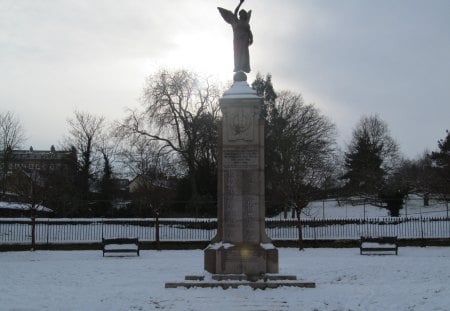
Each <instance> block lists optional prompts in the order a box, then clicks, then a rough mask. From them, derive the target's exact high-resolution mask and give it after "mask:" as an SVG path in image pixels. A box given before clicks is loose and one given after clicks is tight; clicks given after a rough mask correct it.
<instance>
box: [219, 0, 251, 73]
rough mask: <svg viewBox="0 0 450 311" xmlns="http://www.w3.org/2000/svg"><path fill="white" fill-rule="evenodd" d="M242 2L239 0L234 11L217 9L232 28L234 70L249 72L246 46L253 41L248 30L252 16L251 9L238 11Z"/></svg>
mask: <svg viewBox="0 0 450 311" xmlns="http://www.w3.org/2000/svg"><path fill="white" fill-rule="evenodd" d="M243 2H244V0H240V2H239V5H238V6H237V7H236V9H235V10H234V13H232V12H231V11H229V10H226V9H224V8H218V9H219V12H220V15H222V17H223V19H224V20H225V21H226V22H227V23H228V24H230V25H231V27H232V28H233V47H234V72H239V71H243V72H247V73H249V72H250V55H249V52H248V47H249V45H251V44H252V43H253V34H252V31H251V30H250V17H251V16H252V11H251V10H250V11H248V12H247V11H245V10H240V11H239V8H240V7H241V5H242V3H243ZM238 12H239V16H238Z"/></svg>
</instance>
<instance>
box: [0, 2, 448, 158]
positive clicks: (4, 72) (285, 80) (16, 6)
mask: <svg viewBox="0 0 450 311" xmlns="http://www.w3.org/2000/svg"><path fill="white" fill-rule="evenodd" d="M237 3H238V1H237V0H216V1H213V0H127V1H125V0H53V1H52V0H21V1H17V0H0V111H1V112H5V111H8V110H9V111H12V112H14V113H15V114H16V115H17V116H18V117H19V118H20V120H21V121H22V123H23V124H24V127H25V130H26V134H27V137H28V140H27V142H26V146H29V145H32V146H33V147H34V148H35V149H39V148H40V149H48V148H49V147H50V145H52V144H55V145H58V143H60V142H61V140H62V137H63V135H65V133H66V132H67V125H66V119H67V118H68V117H70V116H72V114H73V111H74V110H75V109H78V110H81V111H87V112H90V113H93V114H103V115H105V116H106V117H107V118H108V119H110V120H113V119H120V118H122V117H123V116H124V111H125V108H126V107H136V106H137V105H139V102H138V99H139V97H140V95H141V91H142V87H143V84H144V81H145V77H146V76H148V75H150V74H151V73H152V72H155V71H156V70H157V69H158V68H161V67H166V68H182V67H183V68H187V69H192V70H195V71H197V72H199V73H204V74H207V75H211V76H213V77H216V78H218V79H221V80H224V81H225V80H227V79H231V78H232V69H233V65H232V63H233V60H232V31H231V27H230V26H229V25H227V24H226V23H225V22H224V21H223V20H222V18H221V17H220V15H219V13H218V11H217V9H216V7H217V6H221V7H224V8H227V9H230V10H233V9H234V7H235V6H236V5H237ZM243 8H245V9H252V11H253V13H252V20H251V27H252V31H253V34H254V44H253V45H252V46H251V48H250V57H251V66H252V73H251V74H250V75H249V81H250V82H251V81H252V80H253V79H254V77H255V75H256V73H257V72H261V73H262V74H266V73H271V74H272V75H273V83H274V86H275V89H276V90H281V89H289V90H292V91H295V92H300V93H302V95H303V97H304V99H305V101H306V102H307V103H315V104H316V105H317V106H318V107H319V108H320V109H321V111H322V112H323V113H324V114H325V115H327V116H328V117H329V118H330V119H331V120H332V121H333V122H334V123H335V124H336V125H337V129H338V134H339V142H340V144H341V146H342V148H345V143H348V142H349V141H350V138H351V131H352V129H353V127H354V126H355V124H356V123H357V122H358V120H359V119H360V118H361V117H362V116H363V115H371V114H378V115H379V116H380V117H381V118H382V119H383V120H385V121H386V122H387V123H388V125H389V128H390V130H391V134H392V136H393V137H394V139H396V140H397V141H398V142H399V144H400V147H401V150H402V152H403V153H404V155H405V156H407V157H410V158H414V157H416V156H418V155H420V154H421V153H422V152H423V151H424V150H425V149H429V150H434V149H436V148H437V140H438V139H441V138H444V136H445V130H446V129H450V0H420V1H418V0H377V1H371V0H339V1H335V0H280V1H274V0H246V2H245V3H244V6H243Z"/></svg>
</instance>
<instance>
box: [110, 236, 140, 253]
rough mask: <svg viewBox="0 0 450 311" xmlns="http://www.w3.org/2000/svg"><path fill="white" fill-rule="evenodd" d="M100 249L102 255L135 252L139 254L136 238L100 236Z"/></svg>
mask: <svg viewBox="0 0 450 311" xmlns="http://www.w3.org/2000/svg"><path fill="white" fill-rule="evenodd" d="M109 246H113V247H109ZM114 246H118V247H114ZM102 249H103V257H105V253H137V255H138V256H139V250H140V246H139V240H138V238H108V239H105V238H102Z"/></svg>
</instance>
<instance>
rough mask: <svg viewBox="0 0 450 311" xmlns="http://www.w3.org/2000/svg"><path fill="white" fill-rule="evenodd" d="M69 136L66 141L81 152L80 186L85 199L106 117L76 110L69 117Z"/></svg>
mask: <svg viewBox="0 0 450 311" xmlns="http://www.w3.org/2000/svg"><path fill="white" fill-rule="evenodd" d="M67 123H68V124H69V127H70V128H69V137H67V139H66V142H67V144H68V145H70V146H74V147H75V148H76V150H77V152H78V153H79V155H78V163H79V164H78V165H79V186H80V191H81V194H82V196H83V199H87V196H88V193H89V182H90V180H91V179H92V177H93V173H94V172H93V165H94V162H95V161H96V160H97V159H96V158H95V153H96V151H97V150H98V147H99V143H100V142H99V138H100V137H101V134H102V131H103V129H104V126H105V118H104V117H102V116H95V115H92V114H90V113H88V112H81V111H75V112H74V116H73V118H69V119H67Z"/></svg>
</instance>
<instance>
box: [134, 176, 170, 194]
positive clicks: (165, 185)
mask: <svg viewBox="0 0 450 311" xmlns="http://www.w3.org/2000/svg"><path fill="white" fill-rule="evenodd" d="M173 187H174V182H173V179H170V178H164V177H159V178H152V177H149V176H147V175H145V174H140V175H137V176H136V177H135V178H134V179H133V180H131V181H130V183H129V185H128V189H129V191H130V193H136V192H138V191H140V190H142V189H152V188H153V189H154V188H159V189H171V188H173Z"/></svg>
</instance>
